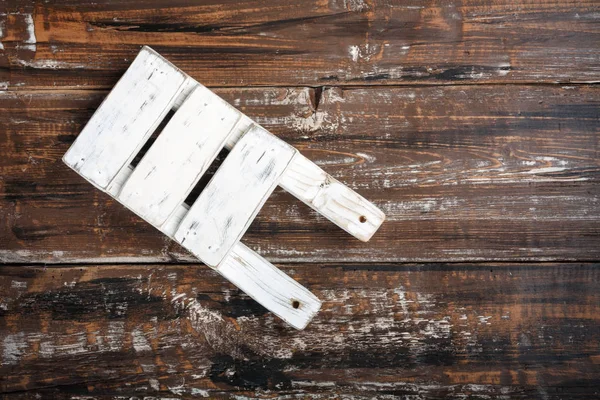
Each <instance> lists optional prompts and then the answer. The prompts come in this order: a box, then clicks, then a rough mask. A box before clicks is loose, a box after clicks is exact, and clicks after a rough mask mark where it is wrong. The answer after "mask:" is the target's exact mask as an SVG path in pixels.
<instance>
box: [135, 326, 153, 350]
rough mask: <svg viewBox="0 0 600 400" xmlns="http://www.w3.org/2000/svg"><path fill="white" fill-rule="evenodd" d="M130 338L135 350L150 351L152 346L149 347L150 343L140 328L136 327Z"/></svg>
mask: <svg viewBox="0 0 600 400" xmlns="http://www.w3.org/2000/svg"><path fill="white" fill-rule="evenodd" d="M131 339H132V343H133V348H134V350H135V351H136V352H138V353H140V352H144V351H152V347H150V343H149V342H148V340H147V339H146V336H144V332H142V330H141V329H140V328H136V329H134V330H133V331H132V332H131Z"/></svg>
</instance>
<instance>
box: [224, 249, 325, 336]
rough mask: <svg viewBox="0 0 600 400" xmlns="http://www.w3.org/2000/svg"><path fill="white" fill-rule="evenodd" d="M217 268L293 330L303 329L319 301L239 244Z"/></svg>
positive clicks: (313, 315)
mask: <svg viewBox="0 0 600 400" xmlns="http://www.w3.org/2000/svg"><path fill="white" fill-rule="evenodd" d="M217 271H218V272H219V273H220V274H221V275H223V276H224V277H225V278H227V280H229V282H231V283H233V284H234V285H235V286H237V287H238V288H240V289H241V290H243V291H244V293H246V294H247V295H248V296H250V297H252V298H253V299H254V300H256V301H258V302H259V303H260V304H261V305H262V306H263V307H265V308H266V309H268V310H269V311H271V312H273V313H274V314H275V315H277V316H278V317H279V318H281V319H283V320H284V321H285V322H287V323H288V324H290V325H291V326H293V327H294V328H296V329H304V328H305V327H306V325H307V324H308V323H309V322H310V321H311V320H312V319H313V318H314V317H315V315H316V314H317V312H318V311H319V309H320V308H321V301H320V300H319V299H318V298H317V297H316V296H315V295H314V294H312V293H311V292H310V291H308V289H306V288H305V287H304V286H302V285H300V284H299V283H298V282H296V281H295V280H293V279H292V278H290V277H289V276H288V275H286V274H285V273H283V272H281V270H279V269H278V268H276V267H274V266H273V265H272V264H271V263H270V262H268V261H267V260H265V259H264V258H262V257H261V256H259V255H258V254H256V253H255V252H254V251H252V250H250V249H249V248H248V247H246V246H244V245H243V244H241V243H238V244H237V245H235V246H234V247H233V249H232V250H231V252H230V253H229V255H228V256H227V257H225V259H224V260H223V261H222V262H221V263H220V264H219V266H218V268H217Z"/></svg>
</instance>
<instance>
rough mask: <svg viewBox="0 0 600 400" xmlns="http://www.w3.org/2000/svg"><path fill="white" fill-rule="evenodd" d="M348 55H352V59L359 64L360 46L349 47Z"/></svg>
mask: <svg viewBox="0 0 600 400" xmlns="http://www.w3.org/2000/svg"><path fill="white" fill-rule="evenodd" d="M348 54H350V59H351V60H352V61H354V62H358V58H359V57H360V49H359V47H358V46H350V47H348Z"/></svg>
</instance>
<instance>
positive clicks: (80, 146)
mask: <svg viewBox="0 0 600 400" xmlns="http://www.w3.org/2000/svg"><path fill="white" fill-rule="evenodd" d="M185 78H186V77H185V75H184V74H183V73H181V72H180V71H178V70H175V69H173V68H170V67H169V65H168V64H167V63H166V62H165V61H163V59H162V57H161V56H160V55H158V54H157V53H155V52H154V51H152V50H150V49H149V48H146V47H145V48H144V49H142V51H141V52H140V54H139V55H138V57H137V58H136V59H135V60H134V62H133V63H132V65H131V66H130V67H129V69H128V70H127V71H126V72H125V75H123V77H122V78H121V79H120V80H119V82H118V83H117V85H116V86H115V87H114V89H113V90H112V91H111V93H110V95H109V96H108V97H107V98H106V99H105V100H104V102H103V103H102V105H101V106H100V108H99V109H98V110H97V111H96V112H95V113H94V115H93V116H92V118H91V119H90V121H89V122H88V123H87V125H86V126H85V128H83V131H82V132H81V134H80V135H79V136H78V137H77V140H75V143H73V145H72V146H71V148H70V149H69V151H67V153H66V154H65V156H64V158H63V160H64V161H65V163H66V164H67V165H69V166H70V167H71V168H73V169H74V170H76V171H78V172H79V173H80V174H81V175H82V176H84V177H85V178H86V179H88V180H89V181H91V182H92V183H94V184H96V185H97V186H98V187H100V188H101V189H105V188H106V187H107V186H108V184H109V183H110V181H112V180H113V178H114V177H115V176H116V175H117V174H118V172H119V171H120V170H121V169H122V168H127V167H128V165H129V163H130V162H131V160H132V159H133V158H134V157H135V155H136V154H137V153H138V151H139V149H140V148H141V147H142V146H143V145H144V143H145V142H146V140H147V139H148V138H149V137H150V135H152V133H153V132H154V130H155V129H156V127H157V126H158V125H159V124H160V122H161V121H162V119H163V118H164V116H165V115H166V114H167V112H168V111H169V110H170V109H171V107H172V105H173V103H174V100H175V98H176V95H177V94H178V92H179V90H180V88H181V86H182V84H183V83H184V80H185ZM132 93H135V95H134V96H132V95H131V94H132Z"/></svg>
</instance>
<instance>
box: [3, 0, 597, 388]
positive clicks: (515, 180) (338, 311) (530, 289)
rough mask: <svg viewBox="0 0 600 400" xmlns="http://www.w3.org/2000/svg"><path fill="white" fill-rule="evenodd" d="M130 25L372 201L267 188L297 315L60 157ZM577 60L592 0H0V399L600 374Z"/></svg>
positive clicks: (590, 101)
mask: <svg viewBox="0 0 600 400" xmlns="http://www.w3.org/2000/svg"><path fill="white" fill-rule="evenodd" d="M145 44H146V45H150V46H152V47H153V48H155V49H156V50H157V51H159V52H160V53H161V54H163V55H164V56H165V57H167V58H168V59H170V60H171V61H173V62H174V63H175V64H176V65H178V66H179V67H180V68H182V69H183V70H184V71H185V72H187V73H189V74H190V75H191V76H192V77H194V78H196V79H198V80H199V81H200V82H202V83H203V84H205V85H207V86H208V87H210V88H211V89H213V90H214V91H215V92H216V93H217V94H219V95H220V96H222V97H223V98H224V99H226V100H227V101H229V102H230V103H231V104H233V105H234V106H235V107H237V108H238V109H239V110H241V111H242V112H244V113H246V114H247V115H249V116H250V117H252V118H254V119H255V120H256V121H257V122H258V123H260V124H262V125H263V126H265V127H266V128H267V129H269V130H270V131H272V132H273V133H274V134H276V135H277V136H279V137H280V138H282V139H284V140H285V141H287V142H289V143H291V144H292V145H294V146H296V147H297V148H299V149H300V150H301V151H302V152H303V153H304V154H306V155H307V156H308V157H309V158H311V159H312V160H314V161H315V162H316V163H317V164H319V165H320V166H321V167H322V168H323V169H325V170H326V171H327V172H329V173H330V174H332V175H333V176H334V177H336V178H337V179H339V180H340V181H342V182H344V183H346V184H348V185H349V186H350V187H351V188H352V189H354V190H356V191H357V192H359V193H361V194H362V195H364V196H365V197H366V198H368V199H369V200H372V201H373V202H374V203H375V204H376V205H377V206H379V207H380V208H381V209H382V210H383V211H384V212H385V213H386V214H387V218H388V219H387V221H386V222H385V223H384V225H383V226H382V228H381V229H380V231H379V232H378V233H377V234H376V235H375V236H374V238H373V239H372V240H371V241H370V242H368V243H361V242H359V241H357V240H354V239H352V238H351V237H350V236H349V235H348V234H346V233H345V232H343V231H342V230H341V229H339V228H337V227H335V226H334V225H333V224H331V223H329V222H328V221H327V220H325V219H324V218H323V217H320V216H318V215H317V214H316V213H315V212H313V211H312V210H310V209H309V208H308V207H307V206H305V205H303V204H301V203H299V202H298V201H296V200H295V199H293V198H292V196H291V195H289V194H286V193H285V192H283V190H281V189H277V190H276V191H275V193H274V194H273V196H272V197H271V198H270V199H269V200H268V202H267V204H266V205H265V207H264V208H263V210H262V211H261V212H260V214H259V216H258V218H257V219H256V221H255V222H254V223H253V225H252V226H251V228H250V230H249V231H248V233H247V234H246V235H245V239H244V241H245V243H246V244H247V245H248V246H249V247H251V248H252V249H253V250H255V251H257V252H258V253H260V254H261V255H263V256H264V257H266V258H267V259H269V260H270V261H272V262H274V263H276V264H277V266H278V267H280V268H281V269H282V270H284V271H285V272H286V273H288V274H290V275H291V276H293V277H294V278H295V279H296V280H298V281H299V282H300V283H301V284H303V285H305V286H306V287H307V288H309V289H310V290H311V291H313V292H314V293H315V294H316V295H317V296H318V297H319V298H320V299H322V300H323V308H322V310H321V312H320V313H319V314H318V315H317V317H316V318H315V319H314V320H313V322H312V323H310V324H309V326H308V327H307V328H306V330H304V331H296V330H294V329H293V328H290V327H289V326H287V325H286V324H285V323H284V322H282V321H281V320H279V319H278V318H276V317H274V316H273V315H272V314H271V313H268V312H267V311H266V310H265V309H264V308H262V307H261V306H260V305H258V304H257V303H256V302H254V301H253V300H252V299H250V298H249V297H247V296H246V295H244V294H243V293H242V292H240V291H239V290H238V289H236V288H235V287H234V286H233V285H231V284H230V283H229V282H227V281H226V280H224V279H223V278H222V277H220V276H219V275H218V274H216V273H215V272H214V271H212V270H211V269H209V268H207V267H206V266H204V265H201V264H199V263H197V262H195V261H194V259H193V258H192V257H191V256H190V255H189V254H187V253H186V252H185V251H184V250H183V249H182V248H180V247H178V245H176V244H174V243H173V242H171V241H169V240H168V239H166V238H165V237H164V236H163V235H162V234H161V233H159V232H158V231H157V230H155V229H154V228H152V227H151V226H150V225H148V224H147V223H145V222H143V221H142V220H140V219H139V218H137V217H136V216H135V215H133V214H132V213H131V212H129V211H127V210H126V209H125V208H124V207H122V206H121V205H119V204H118V203H116V202H115V201H113V200H111V199H110V198H109V197H108V196H107V195H105V194H103V193H101V192H100V191H98V190H96V189H94V188H92V187H91V186H90V185H89V184H88V183H87V182H86V181H84V180H83V179H82V178H81V177H79V176H78V175H77V174H76V173H74V172H73V171H71V170H70V169H69V168H68V167H67V166H65V165H64V164H63V163H62V162H61V157H62V155H63V154H64V153H65V151H66V150H67V149H68V148H69V146H70V145H71V143H72V142H73V140H74V139H75V137H76V136H77V134H78V133H79V132H80V130H81V128H82V126H83V125H84V124H85V123H86V122H87V120H88V119H89V118H90V116H91V115H92V114H93V112H94V110H95V109H96V108H97V107H98V105H99V104H100V102H101V101H102V99H103V98H104V97H105V96H106V94H107V92H108V90H109V89H110V88H111V87H112V86H113V85H114V84H115V83H116V81H117V79H118V78H119V77H120V75H121V74H122V73H123V72H124V71H125V69H126V68H127V67H128V65H129V64H130V62H131V61H132V59H133V58H134V57H135V55H136V54H137V52H138V51H139V49H140V47H141V46H142V45H145ZM598 82H600V3H598V2H597V1H593V0H580V1H548V0H531V1H523V0H516V1H508V0H506V1H489V0H488V1H484V0H463V1H460V0H450V1H442V0H431V1H423V0H421V1H419V0H399V1H383V0H381V1H380V0H330V1H319V0H308V1H299V2H290V3H289V4H286V2H278V1H272V0H263V1H252V0H249V1H227V2H225V3H217V2H214V3H213V2H208V1H202V2H191V1H184V0H171V1H166V0H142V1H132V0H118V1H117V0H97V1H94V2H88V1H81V0H68V1H53V0H49V1H43V2H42V1H27V0H4V1H3V2H0V262H2V265H0V363H1V365H0V396H5V397H6V398H44V399H45V398H77V399H83V398H86V399H88V398H113V397H118V398H140V399H141V398H148V397H149V398H153V397H156V398H181V397H185V398H188V397H189V398H200V397H232V396H238V397H237V398H281V399H292V398H312V399H321V398H328V399H329V398H349V399H362V398H364V399H371V398H385V399H388V398H408V399H417V398H418V399H423V398H436V399H441V398H450V399H454V398H455V399H464V398H477V399H479V398H482V399H483V398H485V399H488V398H503V399H507V398H511V399H512V398H523V399H531V398H539V399H570V398H598V397H600V344H599V343H600V321H599V320H600V272H599V271H600V265H598V260H600V87H599V86H597V84H598ZM213 170H214V168H213Z"/></svg>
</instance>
